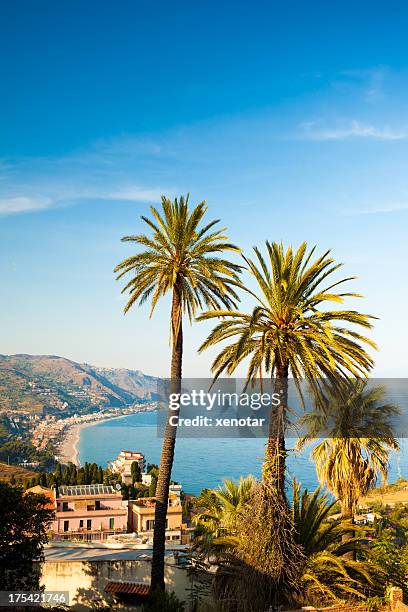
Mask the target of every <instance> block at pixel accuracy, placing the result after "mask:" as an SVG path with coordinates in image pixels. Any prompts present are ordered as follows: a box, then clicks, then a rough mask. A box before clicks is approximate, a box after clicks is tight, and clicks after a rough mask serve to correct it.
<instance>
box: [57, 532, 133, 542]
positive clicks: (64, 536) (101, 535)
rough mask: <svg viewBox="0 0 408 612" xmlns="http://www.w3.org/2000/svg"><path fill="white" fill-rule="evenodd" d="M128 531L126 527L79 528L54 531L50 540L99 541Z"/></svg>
mask: <svg viewBox="0 0 408 612" xmlns="http://www.w3.org/2000/svg"><path fill="white" fill-rule="evenodd" d="M121 533H128V530H127V529H105V530H104V529H102V530H101V529H95V530H93V529H91V530H87V529H81V530H79V531H64V532H63V533H54V535H53V536H52V538H50V542H101V541H104V540H106V539H107V538H108V537H109V536H113V535H118V534H121Z"/></svg>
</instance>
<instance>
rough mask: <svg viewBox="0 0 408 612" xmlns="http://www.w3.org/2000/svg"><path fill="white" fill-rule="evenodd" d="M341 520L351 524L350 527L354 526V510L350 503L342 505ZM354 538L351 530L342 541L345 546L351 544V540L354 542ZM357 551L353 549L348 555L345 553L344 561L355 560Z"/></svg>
mask: <svg viewBox="0 0 408 612" xmlns="http://www.w3.org/2000/svg"><path fill="white" fill-rule="evenodd" d="M341 518H342V520H343V521H344V522H346V523H349V524H350V525H352V524H353V522H354V509H353V508H352V507H351V506H350V504H349V503H342V504H341ZM353 537H354V533H353V531H352V530H350V531H349V532H348V533H345V534H343V536H342V538H341V540H342V542H343V544H347V542H349V541H350V540H352V539H353ZM355 556H356V554H355V550H354V548H353V550H350V551H348V552H346V553H344V555H343V558H344V559H349V560H350V559H355Z"/></svg>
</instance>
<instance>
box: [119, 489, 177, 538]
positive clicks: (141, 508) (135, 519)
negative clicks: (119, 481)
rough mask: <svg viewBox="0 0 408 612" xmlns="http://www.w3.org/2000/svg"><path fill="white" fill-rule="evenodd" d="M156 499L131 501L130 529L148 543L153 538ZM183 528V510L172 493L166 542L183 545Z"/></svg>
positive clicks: (168, 509) (168, 508) (148, 498)
mask: <svg viewBox="0 0 408 612" xmlns="http://www.w3.org/2000/svg"><path fill="white" fill-rule="evenodd" d="M155 509H156V497H140V498H139V499H135V500H129V527H130V529H131V530H132V531H135V532H136V533H137V534H138V535H139V536H142V537H143V536H144V537H145V538H146V541H149V540H150V539H151V538H153V530H154V514H155ZM182 527H183V510H182V506H181V503H180V499H179V498H178V497H177V495H175V494H174V493H170V495H169V502H168V507H167V519H166V540H167V542H171V543H173V544H181V540H182Z"/></svg>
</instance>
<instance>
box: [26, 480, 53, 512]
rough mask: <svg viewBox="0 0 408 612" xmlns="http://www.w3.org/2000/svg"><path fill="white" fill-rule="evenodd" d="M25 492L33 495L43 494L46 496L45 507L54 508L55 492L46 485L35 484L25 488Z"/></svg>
mask: <svg viewBox="0 0 408 612" xmlns="http://www.w3.org/2000/svg"><path fill="white" fill-rule="evenodd" d="M26 493H34V494H35V495H43V496H44V497H46V498H47V500H48V501H47V504H46V506H45V507H46V508H47V510H55V492H54V491H53V490H52V489H48V488H47V487H42V486H41V485H36V486H35V487H31V488H30V489H27V490H26Z"/></svg>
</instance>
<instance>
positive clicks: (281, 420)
mask: <svg viewBox="0 0 408 612" xmlns="http://www.w3.org/2000/svg"><path fill="white" fill-rule="evenodd" d="M274 393H277V394H278V395H279V397H280V403H279V405H278V406H273V407H272V410H271V415H270V420H269V436H268V443H267V447H266V458H265V464H264V468H263V482H264V483H265V482H268V484H270V485H271V484H273V488H274V489H276V493H277V496H278V497H279V498H280V499H282V500H286V493H285V470H286V447H285V425H286V411H287V405H288V366H287V365H286V364H285V365H281V366H278V367H277V368H276V378H275V386H274Z"/></svg>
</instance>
